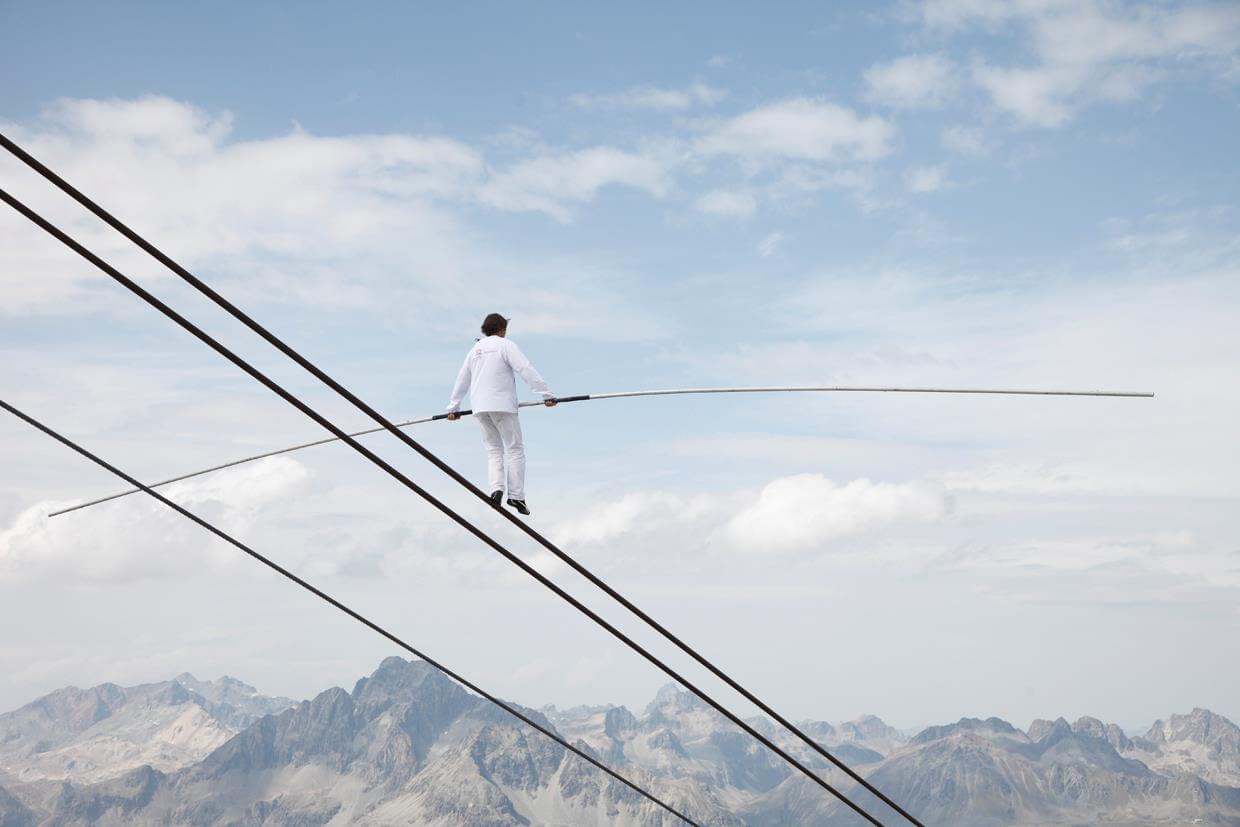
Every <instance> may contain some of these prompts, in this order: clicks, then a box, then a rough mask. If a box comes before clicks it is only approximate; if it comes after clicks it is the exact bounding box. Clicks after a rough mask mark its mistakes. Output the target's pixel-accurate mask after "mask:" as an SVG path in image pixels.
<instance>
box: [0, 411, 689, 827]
mask: <svg viewBox="0 0 1240 827" xmlns="http://www.w3.org/2000/svg"><path fill="white" fill-rule="evenodd" d="M0 408H4V410H6V411H8V412H9V413H11V414H12V415H13V416H15V417H17V418H18V419H20V420H22V421H24V422H25V423H26V424H28V425H30V426H31V427H33V428H36V429H38V430H40V431H42V432H43V433H45V434H47V435H48V436H49V437H51V438H52V439H54V440H56V441H57V442H59V443H60V444H62V445H64V446H66V447H68V448H71V449H73V450H74V451H76V452H77V453H79V454H81V455H82V456H83V457H85V458H86V459H88V460H90V461H91V462H93V463H95V464H96V465H98V466H99V467H100V468H103V469H104V470H106V471H109V472H111V473H112V474H114V475H116V476H117V477H120V478H121V479H123V480H124V481H125V482H127V483H129V484H130V485H134V486H137V488H138V490H139V491H142V492H145V493H147V494H149V495H151V496H152V497H154V498H155V499H156V500H158V501H159V502H161V503H163V504H164V505H166V506H168V507H169V508H171V509H172V510H173V511H175V512H177V513H178V514H180V515H181V516H182V517H185V518H186V519H188V520H192V521H193V522H195V523H197V524H198V525H200V526H202V527H203V528H205V529H206V530H207V531H209V532H211V533H212V534H214V535H215V536H216V537H219V538H220V539H221V540H224V541H225V542H227V543H230V544H231V545H233V546H236V547H237V548H239V549H240V550H241V551H244V552H245V553H246V554H248V555H250V556H251V557H253V558H254V559H255V560H257V561H258V562H260V563H262V564H263V565H264V566H266V567H267V568H269V569H271V570H272V571H274V572H276V573H277V574H279V575H281V576H282V577H284V578H286V579H288V580H291V581H292V582H294V583H296V584H297V585H298V586H301V587H302V588H303V589H305V590H306V591H308V592H310V593H311V594H313V595H314V596H315V597H317V598H319V599H320V600H322V601H324V602H326V603H328V604H329V605H331V606H334V607H335V608H337V609H339V610H340V611H342V612H344V613H345V614H346V615H348V616H349V617H351V618H353V619H354V620H356V621H357V622H358V623H361V624H362V625H363V626H365V627H366V628H368V629H370V630H371V631H373V632H377V633H378V634H380V635H382V636H383V637H385V638H387V639H388V640H389V641H391V642H392V643H395V644H396V645H397V646H399V647H400V648H401V649H404V650H405V651H406V652H408V653H409V654H411V655H413V656H414V657H416V658H419V659H421V660H424V661H426V662H427V663H429V664H430V665H431V666H433V667H435V668H436V669H438V670H439V671H440V672H442V673H443V674H445V675H447V676H448V677H449V678H451V679H452V680H454V681H456V682H457V683H459V684H460V685H461V686H464V687H465V688H466V689H469V690H470V691H472V692H474V693H475V694H477V695H480V696H482V697H483V698H486V699H487V700H488V701H490V702H491V703H493V704H495V705H496V706H498V707H499V708H500V709H502V710H504V711H505V712H507V713H508V714H510V715H512V716H513V717H514V718H517V719H518V720H520V721H521V722H522V723H524V724H526V725H528V726H530V727H533V728H534V729H536V730H538V731H539V732H541V733H542V734H543V735H546V736H547V737H548V738H550V739H551V740H553V741H555V742H556V743H557V744H559V745H560V746H562V747H564V748H565V749H566V750H568V751H569V752H571V753H573V754H574V755H576V756H577V757H579V758H582V759H584V760H586V761H588V762H589V763H591V764H593V765H594V766H595V767H597V768H598V769H600V770H602V771H603V772H605V773H607V774H608V775H610V776H611V777H612V778H614V779H616V780H617V781H619V782H620V783H621V784H624V785H625V786H626V787H628V788H630V789H631V790H633V791H634V792H637V793H640V794H641V795H642V796H644V797H645V798H647V799H649V800H650V801H652V802H654V803H655V804H657V805H659V806H660V807H662V808H663V809H664V810H667V811H668V812H669V813H671V814H672V815H674V816H676V817H677V818H679V819H680V820H681V821H683V822H685V823H686V824H693V825H695V827H696V824H697V822H695V821H693V819H691V818H689V817H688V816H687V815H685V814H684V813H682V812H680V811H679V810H677V809H675V808H674V807H672V806H671V805H670V804H668V803H667V802H665V801H663V800H662V799H660V798H659V797H658V796H656V795H655V794H654V793H652V792H650V791H648V790H646V789H645V788H644V787H642V786H640V785H639V784H637V783H636V782H634V781H630V780H629V779H627V778H625V777H624V776H623V775H621V774H620V773H618V772H616V771H615V770H613V769H611V768H610V767H608V766H607V765H606V764H603V763H602V762H601V761H599V760H598V759H596V758H594V757H593V756H591V755H589V754H588V753H586V752H585V751H584V750H581V749H578V748H577V747H575V746H573V745H572V744H570V743H569V742H568V741H566V740H564V739H563V738H561V737H560V736H559V735H556V734H555V733H554V732H552V731H551V730H549V729H547V728H546V727H544V726H543V725H542V724H540V723H538V722H537V721H535V720H533V719H532V718H530V717H529V716H528V715H526V714H525V713H523V712H521V711H520V710H519V709H516V708H514V707H511V706H509V705H508V704H507V703H505V702H504V701H502V700H500V699H499V698H498V697H496V696H495V695H492V694H491V693H489V692H487V691H486V690H485V689H483V688H482V687H480V686H478V685H477V684H475V683H473V682H472V681H470V680H468V679H466V678H464V677H462V676H461V675H459V674H457V673H456V672H453V671H452V670H451V669H449V668H448V667H446V666H444V665H443V664H442V663H440V662H439V661H437V660H435V659H434V658H432V657H430V656H429V655H427V654H425V653H424V652H422V651H420V650H418V649H415V648H414V647H413V646H412V645H410V644H408V643H406V642H405V641H404V640H402V639H401V638H399V637H397V636H396V635H395V634H394V633H392V632H389V631H388V630H387V629H385V628H384V627H382V626H380V625H379V624H378V623H375V622H374V621H373V620H370V619H369V618H367V617H366V616H365V615H363V614H361V613H360V612H358V611H356V610H354V609H351V608H349V607H348V606H347V605H345V604H344V603H341V602H340V601H339V600H337V599H336V598H334V597H332V596H331V595H330V594H328V593H327V592H325V591H323V590H322V589H320V588H318V587H317V586H314V585H313V584H311V583H310V582H308V581H306V580H303V579H302V578H300V577H298V576H297V575H296V574H293V573H292V572H291V571H289V570H288V569H286V568H284V567H283V566H281V565H280V564H279V563H277V562H275V561H274V560H272V559H271V558H269V557H266V556H264V555H262V554H260V553H259V552H257V551H255V550H254V549H252V548H250V547H249V546H248V545H246V544H245V543H243V542H241V541H240V540H238V539H236V538H234V537H233V536H232V535H230V534H227V533H225V532H224V531H223V530H221V529H219V528H216V527H215V526H214V525H212V524H211V523H209V522H207V521H206V520H204V519H202V518H201V517H199V516H198V515H197V514H194V513H193V512H191V511H188V510H187V509H185V508H182V507H181V506H179V505H177V504H176V503H174V502H173V501H172V500H169V499H168V498H167V497H165V496H164V495H162V494H160V493H158V492H156V491H154V490H152V489H151V487H150V486H149V485H143V484H142V483H140V482H138V481H137V480H136V479H134V478H133V477H131V476H129V475H128V474H126V473H125V472H124V471H122V470H120V469H119V468H117V467H116V466H115V465H112V464H111V463H109V462H108V461H106V460H104V459H102V458H101V457H99V456H98V455H96V454H93V453H91V452H90V451H88V450H87V449H85V448H83V447H82V446H81V445H79V444H77V443H76V442H74V441H73V440H71V439H69V438H68V437H66V436H64V435H62V434H60V433H57V432H56V431H54V430H52V429H51V428H50V427H48V426H47V425H44V424H43V423H42V422H39V421H38V420H37V419H35V418H34V417H32V416H30V415H28V414H26V413H24V412H22V411H21V410H18V409H17V408H15V407H13V406H12V405H10V404H9V403H7V402H5V401H4V400H3V399H0Z"/></svg>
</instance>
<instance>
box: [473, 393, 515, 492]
mask: <svg viewBox="0 0 1240 827" xmlns="http://www.w3.org/2000/svg"><path fill="white" fill-rule="evenodd" d="M474 418H475V419H477V420H478V424H479V425H481V426H482V442H483V444H484V445H486V447H487V481H488V482H489V483H490V484H491V487H490V488H489V489H487V493H488V494H489V493H491V492H492V491H499V490H501V489H503V488H505V485H504V459H505V456H507V459H508V485H507V490H508V499H510V500H522V501H524V500H525V443H523V442H522V441H521V420H520V419H518V418H517V415H516V414H515V413H508V412H507V411H483V412H482V413H476V414H474Z"/></svg>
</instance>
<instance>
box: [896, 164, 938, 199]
mask: <svg viewBox="0 0 1240 827" xmlns="http://www.w3.org/2000/svg"><path fill="white" fill-rule="evenodd" d="M904 180H905V183H906V185H907V186H908V189H909V192H937V191H938V190H941V189H943V188H945V187H947V186H948V180H947V168H946V167H944V166H942V165H939V166H933V167H914V168H913V169H910V170H909V171H908V173H907V174H906V175H905V178H904Z"/></svg>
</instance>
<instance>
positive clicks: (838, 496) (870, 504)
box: [723, 474, 950, 554]
mask: <svg viewBox="0 0 1240 827" xmlns="http://www.w3.org/2000/svg"><path fill="white" fill-rule="evenodd" d="M949 508H950V502H949V500H948V497H947V492H946V490H945V489H944V488H943V487H942V486H939V485H935V484H932V483H925V482H913V483H874V482H871V481H870V480H867V479H858V480H853V481H852V482H850V483H848V484H846V485H838V484H837V483H835V482H832V481H831V480H829V479H827V478H826V477H824V476H823V475H821V474H797V475H795V476H791V477H782V478H779V479H776V480H773V481H771V482H770V483H768V484H767V485H766V486H765V487H764V488H763V489H762V491H761V493H760V494H759V495H758V498H757V500H756V501H754V502H752V503H750V504H749V505H747V506H746V507H744V508H742V509H741V510H740V511H739V513H737V514H736V515H735V516H734V517H732V519H731V520H729V521H728V523H727V525H726V526H725V527H724V529H723V534H724V536H725V537H726V538H727V539H728V540H730V541H731V542H732V543H733V544H734V545H736V546H737V547H739V548H741V549H743V550H744V551H746V552H747V553H751V554H767V553H780V552H792V551H804V550H809V549H816V548H821V547H822V546H823V545H825V544H827V543H830V542H831V541H832V540H836V539H839V538H840V537H845V536H848V535H850V534H857V533H860V532H863V531H868V530H871V529H873V528H876V527H878V526H881V525H883V524H888V523H893V522H901V521H910V520H911V521H923V522H930V521H935V520H940V519H942V518H943V517H944V516H946V514H947V513H948V511H949Z"/></svg>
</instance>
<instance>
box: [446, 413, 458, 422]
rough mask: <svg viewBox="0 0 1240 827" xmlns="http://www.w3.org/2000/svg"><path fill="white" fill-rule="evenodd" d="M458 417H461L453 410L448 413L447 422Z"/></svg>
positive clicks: (454, 420)
mask: <svg viewBox="0 0 1240 827" xmlns="http://www.w3.org/2000/svg"><path fill="white" fill-rule="evenodd" d="M460 418H461V415H460V414H459V413H457V412H456V411H453V412H452V413H450V414H448V421H449V422H456V421H457V420H458V419H460Z"/></svg>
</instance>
